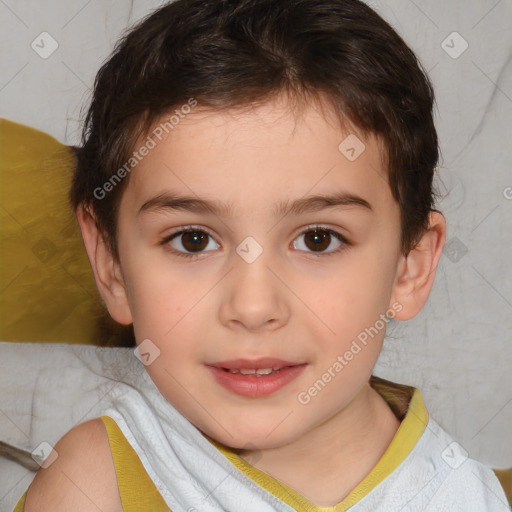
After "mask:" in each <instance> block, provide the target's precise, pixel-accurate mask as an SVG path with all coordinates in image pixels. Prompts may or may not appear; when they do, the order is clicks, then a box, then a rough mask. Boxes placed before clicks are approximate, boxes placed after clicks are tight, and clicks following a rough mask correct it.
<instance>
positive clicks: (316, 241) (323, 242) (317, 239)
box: [305, 230, 330, 250]
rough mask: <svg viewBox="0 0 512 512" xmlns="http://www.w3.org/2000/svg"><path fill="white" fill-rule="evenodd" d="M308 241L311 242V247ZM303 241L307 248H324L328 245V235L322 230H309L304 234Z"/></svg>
mask: <svg viewBox="0 0 512 512" xmlns="http://www.w3.org/2000/svg"><path fill="white" fill-rule="evenodd" d="M309 241H311V242H312V244H313V245H312V247H310V245H309ZM305 242H306V245H307V246H308V248H309V249H313V250H325V249H327V247H329V243H330V235H329V234H328V233H327V232H326V231H322V230H314V231H309V233H308V234H306V237H305Z"/></svg>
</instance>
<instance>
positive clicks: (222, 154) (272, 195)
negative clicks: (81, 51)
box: [123, 97, 393, 215]
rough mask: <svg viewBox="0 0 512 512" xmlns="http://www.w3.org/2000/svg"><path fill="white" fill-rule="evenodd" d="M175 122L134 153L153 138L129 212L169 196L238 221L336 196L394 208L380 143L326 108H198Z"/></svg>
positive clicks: (134, 178)
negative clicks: (201, 201) (295, 201)
mask: <svg viewBox="0 0 512 512" xmlns="http://www.w3.org/2000/svg"><path fill="white" fill-rule="evenodd" d="M171 115H172V113H171V114H166V115H164V116H162V117H161V118H160V119H158V120H157V122H155V123H154V125H153V126H152V127H151V129H150V130H149V131H148V133H147V134H146V135H145V138H143V137H141V138H140V139H139V141H138V143H137V144H136V146H135V150H137V148H140V147H142V146H143V145H144V144H145V143H146V142H147V140H148V139H147V137H148V136H149V137H150V138H152V139H153V140H154V141H155V145H154V147H153V148H152V149H151V150H150V151H148V152H147V154H146V155H145V156H144V157H143V158H142V159H141V160H140V162H139V163H138V165H137V166H136V168H135V169H134V170H133V171H132V172H131V176H130V180H129V184H128V187H127V189H126V191H125V193H124V197H123V203H124V204H125V205H127V206H128V207H129V208H130V209H136V208H137V209H139V208H140V207H141V206H142V205H143V204H144V203H145V202H147V201H148V200H150V199H151V198H153V197H155V196H157V195H158V194H160V193H164V192H166V191H172V192H173V193H178V194H182V195H186V196H196V197H200V198H205V199H206V198H207V199H211V200H212V201H215V202H216V203H217V204H218V206H219V209H220V208H221V205H224V207H225V208H224V211H225V212H226V213H227V212H230V213H231V214H239V215H244V214H256V213H259V212H261V213H262V214H263V212H267V213H269V214H270V213H271V212H274V213H275V212H276V211H277V210H279V209H280V208H281V209H282V206H283V202H284V201H287V199H288V198H299V197H304V196H307V195H313V194H331V193H332V192H344V193H347V194H352V195H357V196H359V197H363V198H364V199H365V200H367V201H368V202H370V199H371V202H372V203H375V204H376V206H377V208H378V207H379V204H380V203H382V204H383V205H385V203H386V202H389V201H391V202H393V199H392V196H391V191H390V189H389V185H388V182H387V172H386V170H385V164H384V162H385V157H384V156H385V155H384V152H383V145H382V143H381V141H380V140H379V139H378V138H377V137H376V136H374V135H370V136H363V135H362V134H361V133H360V131H359V130H357V129H356V128H355V127H354V126H352V124H351V123H350V122H348V121H346V120H343V122H340V120H339V119H338V118H337V117H336V115H335V114H334V111H332V110H331V109H330V108H329V107H328V106H326V105H325V104H324V105H319V104H318V103H314V102H312V103H311V104H310V105H307V106H306V107H304V108H302V109H301V110H300V111H297V110H296V109H294V108H291V107H290V104H289V103H288V102H287V101H286V100H285V99H284V98H283V97H281V98H280V99H276V100H274V101H272V102H268V103H265V104H263V105H259V106H257V107H252V108H244V109H232V110H225V111H215V110H212V109H204V108H201V107H200V106H197V107H195V108H194V109H191V110H190V112H189V113H187V114H185V115H183V114H182V115H181V116H180V117H178V116H174V119H173V121H174V123H172V124H170V123H169V119H170V116H171ZM166 123H167V124H166ZM165 127H167V131H168V133H167V132H166V131H165ZM158 130H159V131H158ZM162 130H164V135H163V137H161V140H158V138H157V137H155V135H154V134H155V133H161V132H162ZM270 205H272V207H273V209H272V210H270V209H269V206H270Z"/></svg>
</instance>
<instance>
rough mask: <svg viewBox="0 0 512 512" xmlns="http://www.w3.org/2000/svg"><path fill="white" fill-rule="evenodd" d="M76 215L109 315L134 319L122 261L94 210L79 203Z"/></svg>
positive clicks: (120, 319)
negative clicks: (108, 243) (108, 240)
mask: <svg viewBox="0 0 512 512" xmlns="http://www.w3.org/2000/svg"><path fill="white" fill-rule="evenodd" d="M76 216H77V219H78V224H79V225H80V230H81V232H82V239H83V241H84V245H85V249H86V251H87V256H88V257H89V262H90V263H91V267H92V271H93V274H94V280H95V281H96V286H97V287H98V290H99V292H100V294H101V296H102V298H103V300H104V301H105V304H106V305H107V308H108V311H109V313H110V316H111V317H112V318H113V319H114V320H115V321H116V322H119V323H120V324H124V325H128V324H131V323H132V321H133V320H132V315H131V311H130V307H129V304H128V297H127V293H126V286H125V284H124V282H123V278H122V274H121V269H120V265H119V262H117V261H116V260H115V259H114V257H113V255H112V253H111V252H110V250H109V248H108V247H107V244H106V242H105V240H104V237H103V235H102V234H101V232H100V230H99V229H98V226H97V224H96V221H95V219H94V216H93V214H92V213H91V212H90V211H89V210H87V209H86V208H85V207H84V206H79V207H78V208H77V211H76Z"/></svg>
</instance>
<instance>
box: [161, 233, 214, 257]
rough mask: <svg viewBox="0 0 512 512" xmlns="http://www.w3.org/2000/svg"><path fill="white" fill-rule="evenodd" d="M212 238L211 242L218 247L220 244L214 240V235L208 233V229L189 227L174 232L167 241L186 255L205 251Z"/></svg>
mask: <svg viewBox="0 0 512 512" xmlns="http://www.w3.org/2000/svg"><path fill="white" fill-rule="evenodd" d="M210 239H211V242H213V243H214V244H215V245H217V247H218V244H216V243H215V242H214V241H213V239H212V237H211V236H210V235H209V234H208V233H206V231H203V230H201V229H188V230H183V231H179V232H177V233H174V234H173V235H171V236H170V237H169V238H168V239H167V241H166V242H167V243H168V244H169V245H170V246H171V247H172V248H173V249H174V250H175V251H177V252H178V253H181V254H182V255H184V256H186V255H187V254H189V253H200V252H203V251H204V250H205V249H206V248H208V247H209V246H210ZM180 246H181V247H180ZM217 247H213V249H216V248H217ZM210 249H211V247H210Z"/></svg>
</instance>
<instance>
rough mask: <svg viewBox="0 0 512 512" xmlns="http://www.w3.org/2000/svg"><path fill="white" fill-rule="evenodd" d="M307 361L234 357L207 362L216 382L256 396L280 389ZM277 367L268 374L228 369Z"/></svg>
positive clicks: (298, 372)
mask: <svg viewBox="0 0 512 512" xmlns="http://www.w3.org/2000/svg"><path fill="white" fill-rule="evenodd" d="M306 366H307V363H294V362H291V361H283V360H282V359H275V358H261V359H253V360H250V359H234V360H231V361H221V362H218V363H210V364H207V365H206V367H207V368H208V370H209V371H210V372H211V373H212V375H213V377H214V378H215V380H216V382H217V383H218V384H220V385H221V386H222V387H224V388H225V389H227V390H228V391H231V392H232V393H235V394H237V395H241V396H246V397H252V398H257V397H261V396H267V395H270V394H272V393H275V392H277V391H279V390H280V389H282V388H283V387H284V386H286V385H287V384H289V383H290V382H291V381H292V380H294V379H295V378H297V377H298V376H299V374H301V373H302V371H303V370H304V368H305V367H306ZM261 368H273V369H278V371H276V372H275V373H272V374H269V375H260V376H259V377H257V376H256V375H243V374H240V373H231V372H230V371H229V370H238V369H248V370H249V369H254V370H257V369H261Z"/></svg>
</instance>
